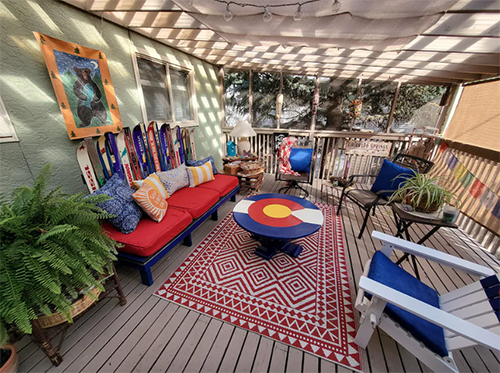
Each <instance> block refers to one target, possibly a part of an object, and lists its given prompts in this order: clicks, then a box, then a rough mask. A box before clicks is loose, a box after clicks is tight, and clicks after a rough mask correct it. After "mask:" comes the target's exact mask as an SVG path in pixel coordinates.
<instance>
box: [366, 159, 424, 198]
mask: <svg viewBox="0 0 500 373" xmlns="http://www.w3.org/2000/svg"><path fill="white" fill-rule="evenodd" d="M413 175H415V171H414V170H412V169H409V168H406V167H403V166H400V165H398V164H395V163H392V162H391V161H388V160H387V159H384V163H382V167H381V168H380V172H379V173H378V176H377V179H375V182H374V183H373V185H372V188H371V191H372V192H378V191H380V190H396V189H398V188H399V187H400V186H403V185H404V183H405V181H406V179H408V178H409V177H412V176H413ZM391 194H392V192H391V193H382V196H383V197H385V198H389V197H390V196H391Z"/></svg>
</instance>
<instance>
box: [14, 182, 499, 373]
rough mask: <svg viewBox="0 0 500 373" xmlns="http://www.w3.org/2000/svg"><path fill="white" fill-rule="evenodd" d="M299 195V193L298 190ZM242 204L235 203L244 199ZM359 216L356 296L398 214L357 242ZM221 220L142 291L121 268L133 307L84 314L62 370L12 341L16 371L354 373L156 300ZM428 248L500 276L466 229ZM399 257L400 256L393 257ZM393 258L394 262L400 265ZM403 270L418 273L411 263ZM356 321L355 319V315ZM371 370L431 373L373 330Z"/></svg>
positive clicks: (479, 359)
mask: <svg viewBox="0 0 500 373" xmlns="http://www.w3.org/2000/svg"><path fill="white" fill-rule="evenodd" d="M284 185H285V183H284V182H275V181H274V175H270V174H267V175H266V176H265V180H264V183H263V184H262V187H261V193H277V192H278V190H279V188H281V187H282V186H284ZM306 189H307V190H308V191H309V193H310V197H309V200H311V201H313V202H323V203H334V204H335V205H337V204H338V198H339V196H340V190H339V189H338V188H328V187H324V188H323V190H322V189H321V184H320V183H319V182H316V183H315V185H314V186H307V188H306ZM292 194H293V195H296V196H299V195H300V193H298V192H297V191H294V192H293V193H292ZM242 197H243V196H241V195H239V196H238V199H241V198H242ZM233 206H234V204H233V203H231V202H228V203H226V204H224V205H223V206H222V207H221V208H220V210H219V216H220V218H221V219H222V218H223V217H224V216H226V215H227V214H228V213H230V212H231V210H232V208H233ZM362 218H363V212H362V211H360V209H359V208H358V207H357V206H355V205H353V204H352V203H349V202H348V203H345V204H344V206H343V207H342V228H343V231H344V238H345V245H346V248H347V258H348V261H349V278H350V280H351V287H352V292H353V296H354V295H355V293H356V291H357V281H358V280H359V277H360V276H361V274H362V273H363V268H364V266H365V263H366V262H367V260H368V259H369V258H371V257H372V256H373V253H374V252H375V251H376V250H377V249H378V248H379V247H380V243H379V242H376V241H374V240H373V239H372V237H371V235H370V232H371V231H372V230H374V229H376V230H379V231H381V232H384V233H388V234H394V233H395V225H394V220H393V217H392V212H391V211H390V209H389V208H387V207H385V206H382V207H380V208H379V209H378V211H377V214H376V215H375V216H374V217H370V219H369V221H368V225H367V229H366V231H365V233H364V234H363V236H362V238H361V239H358V238H357V235H358V233H359V229H360V225H361V222H362ZM217 224H218V222H215V221H212V220H207V221H206V222H204V223H203V224H202V225H201V226H200V227H199V228H198V229H197V230H196V231H195V232H194V233H193V246H192V247H186V246H183V245H179V246H178V247H176V248H175V249H174V250H172V251H170V252H169V253H168V254H167V255H166V256H165V257H164V258H163V259H162V260H161V261H160V262H159V263H157V265H156V266H155V267H154V268H153V279H154V281H155V282H154V284H153V286H151V287H147V286H144V285H142V284H141V282H140V276H139V272H138V271H136V270H133V269H130V268H126V267H123V266H120V265H119V264H118V265H117V266H116V267H117V271H118V273H119V276H120V279H121V283H122V287H123V290H124V292H125V294H126V296H127V301H128V303H127V305H126V306H125V307H121V306H120V305H119V304H118V302H117V300H116V299H109V300H104V301H102V302H100V303H99V304H97V305H96V306H95V307H94V308H93V309H91V310H90V311H89V312H88V313H87V314H86V315H85V316H83V317H82V318H81V319H80V320H78V322H77V323H75V325H74V326H72V327H71V328H70V329H69V331H68V335H67V338H66V341H65V344H64V345H63V348H62V354H63V359H64V361H63V363H62V364H61V365H60V366H59V367H53V366H52V365H51V363H50V361H49V360H48V359H47V358H46V357H45V356H44V355H43V353H42V352H41V351H40V350H38V348H37V347H36V346H35V345H34V344H33V343H32V342H31V341H30V339H29V338H28V337H24V338H23V339H22V340H20V341H19V342H17V343H16V347H17V348H18V353H19V358H20V366H19V370H18V371H19V372H28V371H31V372H51V373H52V372H78V371H81V372H97V371H99V372H132V371H134V372H149V371H152V372H156V371H162V372H164V371H171V372H180V371H185V372H198V371H202V372H233V371H238V372H250V371H255V372H262V371H272V372H284V371H286V372H299V371H304V372H350V370H349V369H347V368H345V367H342V366H339V365H335V364H333V363H332V362H330V361H327V360H324V359H319V358H318V357H316V356H314V355H311V354H309V353H306V352H303V351H301V350H299V349H297V348H295V347H291V346H288V345H285V344H282V343H280V342H277V341H274V340H272V339H269V338H266V337H263V336H260V335H258V334H255V333H253V332H248V331H247V330H244V329H241V328H238V327H236V326H234V325H232V324H228V323H226V322H222V321H220V320H218V319H215V318H211V317H209V316H207V315H203V314H200V313H197V312H195V311H192V310H188V309H186V308H184V307H180V306H178V305H177V304H174V303H170V302H167V301H165V300H162V299H159V298H157V297H154V296H153V295H152V294H153V293H154V291H155V290H156V289H157V288H158V287H159V286H160V285H161V284H162V282H163V281H164V280H166V279H167V278H168V277H169V276H170V275H171V274H172V273H173V271H175V269H176V268H177V267H178V266H179V265H180V264H181V263H182V262H183V261H184V260H185V259H186V258H187V256H189V254H190V253H191V252H192V250H193V248H194V247H196V246H197V245H198V244H199V243H200V242H201V241H202V240H203V239H204V237H205V236H206V235H207V234H208V233H209V232H210V231H211V230H213V229H214V228H215V226H216V225H217ZM428 230H429V228H428V227H425V226H420V225H418V226H412V228H411V235H412V236H413V237H422V236H423V235H424V234H425V233H426V232H427V231H428ZM426 246H428V247H432V248H435V249H437V250H440V251H442V252H447V253H450V254H451V255H455V256H459V257H462V258H464V259H467V260H471V261H474V262H477V263H479V264H481V265H485V266H489V267H491V268H494V269H498V268H499V266H500V261H499V260H498V259H496V258H494V257H492V256H491V255H490V254H489V253H488V252H486V251H484V250H483V249H481V248H480V247H479V245H478V243H477V242H475V241H474V240H473V239H471V238H470V237H469V236H468V235H467V234H466V233H465V232H464V231H462V230H460V229H456V230H452V229H441V230H440V231H438V232H437V233H436V234H435V235H434V236H433V237H431V238H430V239H429V240H428V241H427V242H426ZM393 255H394V258H398V257H400V256H401V253H397V252H395V253H394V254H393ZM394 258H393V259H394ZM403 267H404V268H405V269H406V270H408V271H410V272H411V271H413V269H412V267H411V265H410V263H409V262H408V261H405V262H404V263H403ZM418 267H419V272H420V273H421V275H422V280H423V281H424V282H425V283H427V284H428V285H429V286H431V287H433V288H435V289H436V290H438V291H439V292H446V291H450V290H453V289H455V288H457V287H460V286H462V285H464V284H468V283H470V282H472V281H474V280H475V279H474V278H473V277H472V276H469V275H467V274H464V273H462V272H460V271H456V270H454V269H450V268H447V267H444V266H441V265H438V264H435V263H432V262H429V261H426V260H422V259H418ZM356 318H359V315H358V313H357V312H356ZM361 355H362V361H363V367H364V371H365V372H369V371H373V372H385V371H390V372H400V371H405V372H428V371H429V369H428V368H427V367H426V366H425V365H423V364H422V363H420V362H419V361H418V360H417V359H415V357H414V356H413V355H412V354H411V353H409V352H408V351H406V350H405V349H404V348H403V347H401V346H399V345H398V344H397V343H396V342H395V341H394V340H392V339H391V338H390V337H389V336H387V335H386V334H385V333H384V332H382V331H379V330H377V332H376V333H375V334H374V337H373V338H372V339H371V341H370V342H369V344H368V348H367V349H366V351H365V350H363V351H362V354H361ZM455 356H456V360H457V364H458V366H459V368H460V369H461V371H464V372H469V371H470V372H472V371H473V372H480V371H481V372H482V371H484V372H496V371H498V370H499V369H498V368H499V367H500V357H499V356H498V354H495V353H493V352H492V351H490V350H488V349H486V348H483V347H474V348H467V349H464V350H461V351H459V352H458V353H456V354H455Z"/></svg>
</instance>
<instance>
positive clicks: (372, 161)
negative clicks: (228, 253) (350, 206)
mask: <svg viewBox="0 0 500 373" xmlns="http://www.w3.org/2000/svg"><path fill="white" fill-rule="evenodd" d="M231 130H232V128H224V129H223V131H222V133H223V135H222V146H223V152H224V153H225V151H226V143H227V142H228V141H230V140H231V141H234V142H237V139H236V138H233V137H230V136H229V133H230V132H231ZM255 132H257V136H255V137H252V138H250V142H251V144H252V152H253V153H255V154H257V156H258V157H259V158H260V159H262V160H263V161H264V162H265V165H266V172H268V173H271V174H272V173H275V172H276V161H277V159H276V152H275V150H274V149H275V148H274V143H273V134H274V133H276V132H278V133H283V132H288V133H289V135H290V136H295V137H299V138H300V137H307V138H308V137H309V136H310V132H309V131H299V130H288V131H286V130H274V129H257V128H256V129H255ZM434 139H435V138H434V137H433V136H428V135H423V136H413V135H408V134H374V133H363V132H333V131H322V132H316V133H315V134H314V137H313V141H314V148H315V151H316V154H317V157H316V161H315V165H314V170H315V171H314V177H315V179H319V180H329V178H330V177H331V176H336V177H347V176H349V175H354V174H377V172H378V170H379V167H380V166H381V164H382V161H383V159H384V158H383V157H372V156H365V155H354V154H352V155H348V154H345V145H346V141H347V140H360V141H367V140H370V141H386V142H390V143H391V144H392V145H391V151H390V157H392V156H394V155H395V154H397V153H399V152H405V153H413V154H415V155H418V156H423V157H425V158H429V159H433V160H435V159H437V158H438V156H439V154H440V153H439V152H438V151H437V148H438V147H437V146H435V144H434V143H435V141H434ZM424 142H427V144H425V145H424V144H423V143H424ZM424 148H425V149H424ZM454 154H455V155H456V156H457V157H459V159H460V162H462V164H464V165H465V166H466V167H467V168H468V169H469V171H470V172H472V173H473V174H474V175H476V176H477V177H478V178H479V179H480V180H482V182H483V183H485V185H486V186H487V187H489V188H490V189H491V190H492V191H494V192H495V193H497V194H499V193H500V164H499V163H498V162H494V161H490V160H487V159H485V158H482V157H479V156H476V155H472V154H469V153H467V152H464V151H454ZM444 171H445V170H442V169H439V168H436V170H435V171H434V172H438V173H442V174H444V175H446V174H449V171H447V172H444ZM358 181H359V182H361V183H370V182H372V181H373V180H370V179H369V178H364V179H362V180H358ZM451 187H452V189H451V190H454V191H456V190H455V189H456V188H457V186H456V185H453V186H451ZM462 194H463V195H462ZM460 197H461V198H462V199H463V207H462V209H463V212H464V214H461V215H460V217H459V220H458V224H459V226H460V227H461V228H462V229H464V230H465V231H466V232H467V233H469V234H470V235H471V236H472V237H473V238H475V239H476V240H477V241H478V243H479V244H481V245H482V246H483V247H484V248H485V249H486V250H488V251H489V252H491V253H496V252H497V250H498V249H499V248H500V232H498V231H494V230H491V229H488V228H486V227H484V226H483V225H482V224H480V223H478V222H480V221H481V220H478V219H477V218H475V216H476V217H477V214H478V213H479V214H483V212H482V211H481V210H484V209H481V208H480V206H478V203H477V201H476V200H474V199H473V198H471V197H470V195H469V196H467V195H465V193H460Z"/></svg>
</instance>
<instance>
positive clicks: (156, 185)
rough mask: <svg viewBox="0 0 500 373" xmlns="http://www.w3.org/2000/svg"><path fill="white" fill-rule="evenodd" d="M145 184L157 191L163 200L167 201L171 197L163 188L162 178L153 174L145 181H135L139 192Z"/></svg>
mask: <svg viewBox="0 0 500 373" xmlns="http://www.w3.org/2000/svg"><path fill="white" fill-rule="evenodd" d="M144 184H148V185H149V186H150V187H151V188H153V189H154V190H156V192H157V193H158V194H159V195H160V196H161V197H162V198H163V199H167V198H168V197H170V196H169V195H168V193H167V191H166V190H165V187H164V186H163V183H162V182H161V180H160V178H159V177H158V175H156V174H151V175H149V176H148V177H147V178H145V179H144V180H134V186H135V188H136V189H137V190H139V189H140V188H141V187H142V186H143V185H144Z"/></svg>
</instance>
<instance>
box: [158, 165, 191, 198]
mask: <svg viewBox="0 0 500 373" xmlns="http://www.w3.org/2000/svg"><path fill="white" fill-rule="evenodd" d="M156 175H158V177H159V178H160V180H161V183H162V184H163V186H164V187H165V190H166V191H167V193H168V195H169V196H171V195H172V194H174V193H175V192H176V191H177V190H179V189H182V188H184V187H187V186H189V179H188V174H187V171H186V166H185V165H183V164H182V165H180V166H179V167H177V168H174V169H173V170H170V171H163V172H157V173H156Z"/></svg>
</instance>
